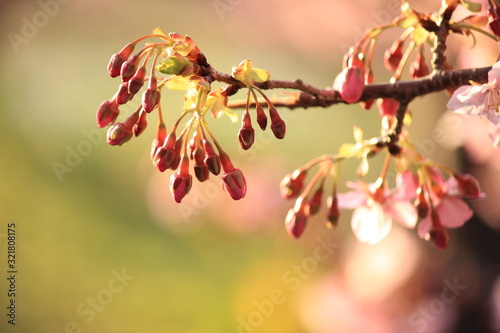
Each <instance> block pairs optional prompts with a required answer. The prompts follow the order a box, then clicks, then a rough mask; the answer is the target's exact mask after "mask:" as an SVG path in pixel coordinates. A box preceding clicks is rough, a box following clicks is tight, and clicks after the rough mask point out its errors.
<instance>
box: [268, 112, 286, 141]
mask: <svg viewBox="0 0 500 333" xmlns="http://www.w3.org/2000/svg"><path fill="white" fill-rule="evenodd" d="M269 116H270V117H271V130H272V131H273V134H274V136H275V137H276V139H283V138H284V137H285V134H286V124H285V122H284V121H283V119H281V117H280V114H279V113H278V110H276V108H275V107H274V105H272V104H271V105H269Z"/></svg>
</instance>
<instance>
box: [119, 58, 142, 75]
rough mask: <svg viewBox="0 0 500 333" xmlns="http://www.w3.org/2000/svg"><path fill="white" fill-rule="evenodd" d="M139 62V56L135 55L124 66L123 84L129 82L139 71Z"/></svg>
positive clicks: (122, 69) (122, 71) (122, 68)
mask: <svg viewBox="0 0 500 333" xmlns="http://www.w3.org/2000/svg"><path fill="white" fill-rule="evenodd" d="M138 62H139V54H134V55H133V56H132V57H130V59H129V60H127V61H125V62H124V63H123V64H122V67H121V69H120V75H121V77H122V81H123V82H127V81H129V80H130V79H131V78H132V77H133V76H134V75H135V72H136V71H137V63H138Z"/></svg>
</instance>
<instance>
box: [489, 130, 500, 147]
mask: <svg viewBox="0 0 500 333" xmlns="http://www.w3.org/2000/svg"><path fill="white" fill-rule="evenodd" d="M488 133H489V135H490V139H491V142H492V143H493V147H498V146H500V125H495V124H489V126H488Z"/></svg>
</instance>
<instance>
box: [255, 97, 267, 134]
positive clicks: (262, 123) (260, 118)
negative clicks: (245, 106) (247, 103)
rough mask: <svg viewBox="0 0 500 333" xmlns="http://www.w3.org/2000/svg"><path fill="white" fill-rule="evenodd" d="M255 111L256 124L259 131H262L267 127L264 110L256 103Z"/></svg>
mask: <svg viewBox="0 0 500 333" xmlns="http://www.w3.org/2000/svg"><path fill="white" fill-rule="evenodd" d="M255 110H256V111H257V123H258V124H259V127H260V129H261V130H263V131H264V130H265V129H266V127H267V116H266V114H265V113H264V108H263V107H262V106H261V105H260V104H259V103H257V105H256V106H255Z"/></svg>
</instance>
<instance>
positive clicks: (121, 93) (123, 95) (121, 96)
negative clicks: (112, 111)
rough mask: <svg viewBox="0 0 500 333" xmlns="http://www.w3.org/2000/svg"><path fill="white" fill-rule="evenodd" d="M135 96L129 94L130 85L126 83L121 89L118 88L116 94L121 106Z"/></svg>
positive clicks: (121, 85)
mask: <svg viewBox="0 0 500 333" xmlns="http://www.w3.org/2000/svg"><path fill="white" fill-rule="evenodd" d="M133 96H134V95H132V94H131V93H129V91H128V84H127V83H126V82H124V83H122V84H120V88H118V92H117V94H116V102H117V103H118V104H120V105H122V104H125V103H127V102H128V101H130V100H131V99H132V97H133Z"/></svg>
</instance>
